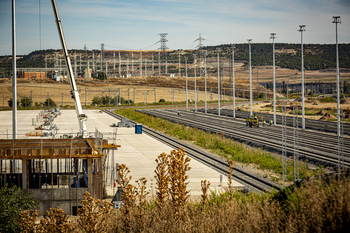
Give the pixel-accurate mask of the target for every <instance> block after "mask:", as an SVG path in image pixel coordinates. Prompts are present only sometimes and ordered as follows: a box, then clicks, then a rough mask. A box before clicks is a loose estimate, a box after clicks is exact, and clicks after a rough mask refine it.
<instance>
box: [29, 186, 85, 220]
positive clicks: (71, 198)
mask: <svg viewBox="0 0 350 233" xmlns="http://www.w3.org/2000/svg"><path fill="white" fill-rule="evenodd" d="M77 191H78V206H81V200H83V199H84V194H85V193H86V192H87V191H88V192H90V189H89V188H77V189H76V188H70V189H69V188H60V189H52V196H51V189H29V192H31V193H33V195H31V197H33V198H35V199H37V200H39V201H40V203H39V207H40V209H39V215H44V214H45V212H46V210H50V208H51V207H53V208H57V206H59V207H60V208H61V209H63V210H64V213H65V214H67V215H70V214H73V206H77V199H76V192H77ZM90 193H91V192H90ZM51 202H52V204H51Z"/></svg>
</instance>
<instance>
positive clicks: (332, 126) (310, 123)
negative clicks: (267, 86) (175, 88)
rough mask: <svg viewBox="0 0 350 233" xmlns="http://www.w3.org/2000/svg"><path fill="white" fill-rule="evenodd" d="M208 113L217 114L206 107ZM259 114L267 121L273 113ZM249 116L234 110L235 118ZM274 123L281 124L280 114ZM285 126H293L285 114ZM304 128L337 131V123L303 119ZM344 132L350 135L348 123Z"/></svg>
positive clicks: (223, 112) (225, 110)
mask: <svg viewBox="0 0 350 233" xmlns="http://www.w3.org/2000/svg"><path fill="white" fill-rule="evenodd" d="M197 112H204V109H198V110H197ZM207 112H208V113H212V114H215V115H217V110H216V109H208V110H207ZM232 114H233V113H232V110H228V109H221V111H220V115H221V116H223V115H224V116H228V117H232ZM258 114H259V115H263V116H264V119H265V120H267V121H269V120H273V114H270V113H258ZM247 117H249V112H245V111H236V118H247ZM298 121H299V128H301V121H302V119H301V118H299V119H298ZM276 123H278V124H281V123H282V119H281V116H280V115H277V119H276ZM287 126H293V117H292V116H287ZM305 128H306V129H312V130H317V131H321V132H330V133H335V134H336V133H337V123H336V122H327V121H318V120H313V119H305ZM344 134H347V135H350V124H344Z"/></svg>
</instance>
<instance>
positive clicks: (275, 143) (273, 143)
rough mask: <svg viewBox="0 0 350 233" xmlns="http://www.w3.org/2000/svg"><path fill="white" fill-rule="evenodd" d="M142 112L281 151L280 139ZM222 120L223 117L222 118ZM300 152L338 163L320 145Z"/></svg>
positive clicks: (289, 149) (349, 161)
mask: <svg viewBox="0 0 350 233" xmlns="http://www.w3.org/2000/svg"><path fill="white" fill-rule="evenodd" d="M140 112H144V113H146V114H148V115H153V116H156V117H161V118H164V119H167V120H170V121H173V122H177V123H181V124H184V125H187V126H190V127H196V128H199V129H202V130H205V131H210V132H213V133H221V132H223V133H224V135H225V136H226V137H230V138H234V139H236V140H239V141H247V142H250V143H252V144H255V145H264V146H265V147H267V148H271V149H275V150H276V149H277V150H280V149H281V142H280V139H277V140H274V139H270V138H265V137H260V136H257V135H255V134H252V133H244V132H240V131H237V130H230V129H225V128H222V127H218V126H215V124H214V123H213V122H212V123H211V124H207V123H201V122H200V120H201V119H202V116H201V117H197V118H196V119H195V120H191V119H184V117H183V116H169V114H167V113H164V111H163V113H162V111H160V110H152V111H151V110H142V111H140ZM220 118H221V117H220ZM247 130H249V127H246V130H245V131H247ZM287 152H288V154H290V155H292V154H293V152H294V145H292V144H290V143H287ZM299 152H300V153H301V154H303V155H304V156H306V157H308V158H311V159H316V160H318V161H321V162H323V163H326V164H332V165H335V164H337V162H338V157H337V156H335V155H333V154H331V153H327V152H325V151H322V146H321V145H320V150H314V149H310V148H308V147H307V146H300V144H299ZM344 165H345V166H347V167H350V159H349V158H345V160H344Z"/></svg>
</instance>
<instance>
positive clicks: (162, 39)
mask: <svg viewBox="0 0 350 233" xmlns="http://www.w3.org/2000/svg"><path fill="white" fill-rule="evenodd" d="M159 35H160V40H159V41H158V42H160V47H159V50H162V55H163V64H164V66H165V63H166V62H165V61H166V55H165V50H167V49H168V47H167V46H166V42H168V40H167V38H166V36H167V35H168V33H160V34H159ZM166 70H167V69H166V67H165V73H167V72H166Z"/></svg>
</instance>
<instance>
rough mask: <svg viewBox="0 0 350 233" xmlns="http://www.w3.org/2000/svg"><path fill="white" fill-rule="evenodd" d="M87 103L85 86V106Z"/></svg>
mask: <svg viewBox="0 0 350 233" xmlns="http://www.w3.org/2000/svg"><path fill="white" fill-rule="evenodd" d="M86 105H87V87H85V106H86Z"/></svg>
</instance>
